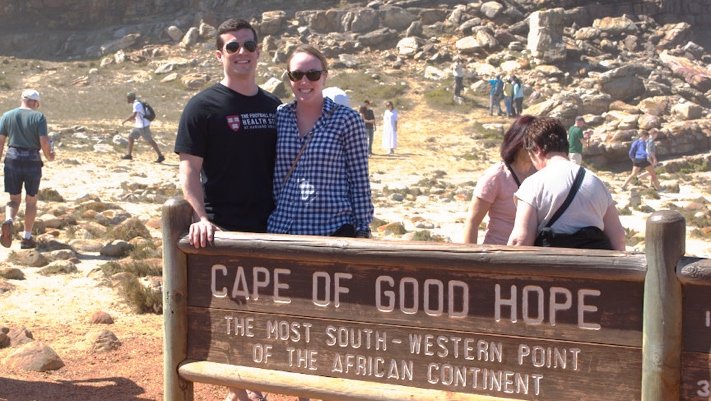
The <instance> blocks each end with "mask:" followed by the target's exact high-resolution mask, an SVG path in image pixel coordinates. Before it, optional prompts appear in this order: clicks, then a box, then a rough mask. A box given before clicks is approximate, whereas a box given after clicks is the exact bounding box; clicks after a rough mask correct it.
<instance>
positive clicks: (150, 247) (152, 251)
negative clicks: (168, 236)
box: [128, 241, 163, 260]
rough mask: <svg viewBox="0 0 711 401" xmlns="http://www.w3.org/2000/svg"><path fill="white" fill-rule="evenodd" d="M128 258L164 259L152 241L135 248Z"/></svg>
mask: <svg viewBox="0 0 711 401" xmlns="http://www.w3.org/2000/svg"><path fill="white" fill-rule="evenodd" d="M128 256H129V257H130V258H131V259H134V260H140V259H153V258H160V257H162V256H163V252H162V250H161V249H160V248H158V247H156V245H155V244H154V243H153V242H152V241H145V242H141V243H140V244H139V245H136V246H134V247H133V249H131V252H129V254H128Z"/></svg>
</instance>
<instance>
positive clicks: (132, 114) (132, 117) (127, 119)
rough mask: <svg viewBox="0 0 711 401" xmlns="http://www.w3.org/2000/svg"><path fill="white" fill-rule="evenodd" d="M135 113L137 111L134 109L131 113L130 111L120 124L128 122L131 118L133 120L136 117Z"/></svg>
mask: <svg viewBox="0 0 711 401" xmlns="http://www.w3.org/2000/svg"><path fill="white" fill-rule="evenodd" d="M136 114H138V112H137V111H134V112H133V113H131V115H130V116H128V118H126V119H125V120H123V121H122V122H121V124H122V125H123V124H126V123H127V122H129V121H131V120H135V119H136Z"/></svg>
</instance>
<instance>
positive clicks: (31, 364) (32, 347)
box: [2, 341, 64, 372]
mask: <svg viewBox="0 0 711 401" xmlns="http://www.w3.org/2000/svg"><path fill="white" fill-rule="evenodd" d="M2 363H3V365H5V366H7V367H8V368H11V369H21V370H28V371H35V372H46V371H49V370H57V369H60V368H62V367H63V366H64V362H62V359H61V358H60V357H59V355H57V353H56V352H54V350H53V349H52V348H50V347H49V346H47V345H45V344H43V343H42V342H39V341H32V342H30V343H27V344H25V345H23V346H21V347H19V348H18V349H17V350H15V351H14V352H12V353H11V354H10V355H8V356H7V357H5V359H3V362H2Z"/></svg>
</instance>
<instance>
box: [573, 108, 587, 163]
mask: <svg viewBox="0 0 711 401" xmlns="http://www.w3.org/2000/svg"><path fill="white" fill-rule="evenodd" d="M584 126H585V119H584V118H583V117H582V116H577V117H575V125H573V126H572V127H570V129H568V158H569V159H570V161H572V162H573V163H575V164H578V165H580V164H581V163H582V162H583V139H585V140H588V139H590V135H592V131H591V130H587V131H585V132H583V127H584Z"/></svg>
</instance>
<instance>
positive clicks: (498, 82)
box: [489, 75, 504, 116]
mask: <svg viewBox="0 0 711 401" xmlns="http://www.w3.org/2000/svg"><path fill="white" fill-rule="evenodd" d="M489 85H490V86H491V89H489V115H490V116H493V115H494V105H496V107H498V109H499V111H498V115H503V114H504V112H503V110H501V100H502V99H503V98H504V81H503V80H502V79H501V75H497V76H496V78H494V79H490V80H489Z"/></svg>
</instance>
